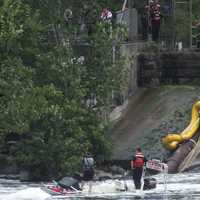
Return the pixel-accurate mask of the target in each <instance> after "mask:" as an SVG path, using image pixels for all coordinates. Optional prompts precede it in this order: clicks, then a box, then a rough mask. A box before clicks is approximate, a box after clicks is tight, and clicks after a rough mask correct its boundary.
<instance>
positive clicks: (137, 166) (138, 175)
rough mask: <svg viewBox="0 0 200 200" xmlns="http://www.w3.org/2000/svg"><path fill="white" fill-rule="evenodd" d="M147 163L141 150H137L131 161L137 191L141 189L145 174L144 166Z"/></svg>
mask: <svg viewBox="0 0 200 200" xmlns="http://www.w3.org/2000/svg"><path fill="white" fill-rule="evenodd" d="M146 162H147V159H146V158H145V157H144V155H143V154H142V151H141V148H140V147H138V148H137V149H136V153H135V156H134V157H133V159H132V160H131V169H132V171H133V181H134V184H135V188H136V189H141V179H142V173H143V167H144V164H145V163H146Z"/></svg>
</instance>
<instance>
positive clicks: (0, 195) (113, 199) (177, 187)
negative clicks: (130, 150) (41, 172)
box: [0, 173, 200, 200]
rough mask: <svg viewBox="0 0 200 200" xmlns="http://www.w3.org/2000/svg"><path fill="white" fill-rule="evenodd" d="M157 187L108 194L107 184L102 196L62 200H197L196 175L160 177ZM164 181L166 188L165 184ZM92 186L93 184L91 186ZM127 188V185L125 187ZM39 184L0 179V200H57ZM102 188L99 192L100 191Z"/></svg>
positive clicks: (199, 192)
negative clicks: (147, 189)
mask: <svg viewBox="0 0 200 200" xmlns="http://www.w3.org/2000/svg"><path fill="white" fill-rule="evenodd" d="M154 177H155V178H156V179H157V181H158V185H157V188H156V189H153V190H149V191H138V192H118V193H109V185H110V184H111V182H104V184H103V185H101V186H99V190H102V189H103V193H99V194H94V193H91V194H87V195H74V196H70V197H65V198H62V199H66V200H67V199H69V200H71V199H72V200H79V199H82V200H88V199H92V200H101V199H104V200H136V199H143V200H150V199H151V200H158V199H163V200H177V199H179V200H187V199H188V200H197V199H200V173H182V174H173V175H172V174H168V175H166V178H164V177H165V176H164V175H163V174H160V175H156V176H154ZM165 181H166V182H167V184H165ZM92 184H95V183H92ZM128 184H131V183H128ZM41 186H42V183H21V182H20V181H18V180H6V179H0V200H59V199H60V198H57V197H56V198H53V197H51V196H50V195H49V194H47V193H45V192H44V191H43V190H42V189H41ZM102 187H103V188H102Z"/></svg>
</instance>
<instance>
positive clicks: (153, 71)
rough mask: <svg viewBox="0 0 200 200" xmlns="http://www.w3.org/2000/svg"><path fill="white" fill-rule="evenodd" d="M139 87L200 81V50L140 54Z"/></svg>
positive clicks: (138, 67) (138, 68)
mask: <svg viewBox="0 0 200 200" xmlns="http://www.w3.org/2000/svg"><path fill="white" fill-rule="evenodd" d="M137 63H138V65H137V83H138V86H139V87H151V86H159V85H165V84H166V85H167V84H170V85H171V84H172V85H173V84H175V85H181V84H191V83H195V82H196V83H199V82H200V52H184V51H182V52H158V53H140V54H139V55H138V62H137Z"/></svg>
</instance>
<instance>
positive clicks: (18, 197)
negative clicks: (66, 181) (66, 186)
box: [0, 188, 50, 200]
mask: <svg viewBox="0 0 200 200" xmlns="http://www.w3.org/2000/svg"><path fill="white" fill-rule="evenodd" d="M49 197H50V195H49V194H47V193H46V192H44V191H42V190H41V189H40V188H27V189H24V190H20V191H18V192H16V193H13V194H8V195H0V199H1V200H45V199H47V198H49Z"/></svg>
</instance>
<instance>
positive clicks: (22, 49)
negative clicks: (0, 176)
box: [0, 0, 125, 178]
mask: <svg viewBox="0 0 200 200" xmlns="http://www.w3.org/2000/svg"><path fill="white" fill-rule="evenodd" d="M76 3H78V1H72V2H71V3H69V2H68V3H67V4H66V3H64V1H57V3H55V1H51V0H49V1H43V0H41V1H40V0H38V1H35V0H31V1H24V0H19V1H15V0H4V1H2V2H1V4H0V14H1V18H0V51H1V55H0V60H1V64H0V110H1V112H0V121H1V126H0V145H1V149H0V151H1V163H2V165H3V162H7V163H8V164H11V165H13V163H16V165H17V166H18V167H19V168H20V169H23V170H28V171H31V175H32V176H33V178H41V177H42V178H45V177H50V176H53V177H59V176H62V175H66V174H71V173H72V172H74V171H76V170H77V171H78V170H80V166H81V159H82V156H83V154H84V153H85V152H87V151H89V152H91V153H92V154H93V155H94V156H95V157H96V158H102V159H103V158H104V157H106V156H109V153H110V150H111V146H110V142H109V141H110V140H109V139H108V137H109V136H108V134H107V129H108V123H107V120H105V116H106V113H108V112H110V109H111V102H112V98H113V97H112V95H113V94H119V93H120V87H121V85H122V82H123V80H124V78H123V77H124V73H125V71H124V69H123V67H121V64H122V61H123V59H122V58H121V56H120V55H119V56H117V57H116V59H115V62H113V60H112V45H113V43H114V42H115V45H116V48H117V45H118V42H119V41H118V39H117V34H119V33H120V29H119V28H118V27H113V29H112V32H111V29H110V28H109V26H108V24H106V23H100V22H99V20H98V16H99V15H100V8H101V6H103V4H102V5H101V4H99V3H98V2H97V1H92V4H91V3H90V1H79V3H80V4H76ZM69 5H71V6H70V9H72V11H73V13H75V17H74V18H73V20H74V21H73V22H69V21H67V19H66V18H65V17H64V16H63V14H64V12H65V9H69V7H68V6H69ZM81 5H82V6H83V7H82V6H81ZM91 6H94V7H93V9H91V8H90V7H91ZM87 11H88V12H89V11H95V13H86V12H87ZM90 14H92V16H93V17H91V16H90V17H89V15H90ZM78 16H79V18H78ZM87 17H89V19H92V20H93V21H92V24H90V25H91V26H90V27H89V28H91V29H92V32H90V35H89V37H87V43H89V44H90V45H91V47H90V54H89V57H88V58H86V59H85V60H79V57H77V55H76V54H75V53H74V48H73V45H74V44H75V43H76V39H77V38H76V37H75V33H77V32H79V31H80V24H78V22H79V20H85V21H87V19H86V18H87ZM78 25H79V26H78ZM105 30H106V31H105ZM107 30H108V31H107ZM111 91H112V92H111ZM9 162H10V163H9Z"/></svg>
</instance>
